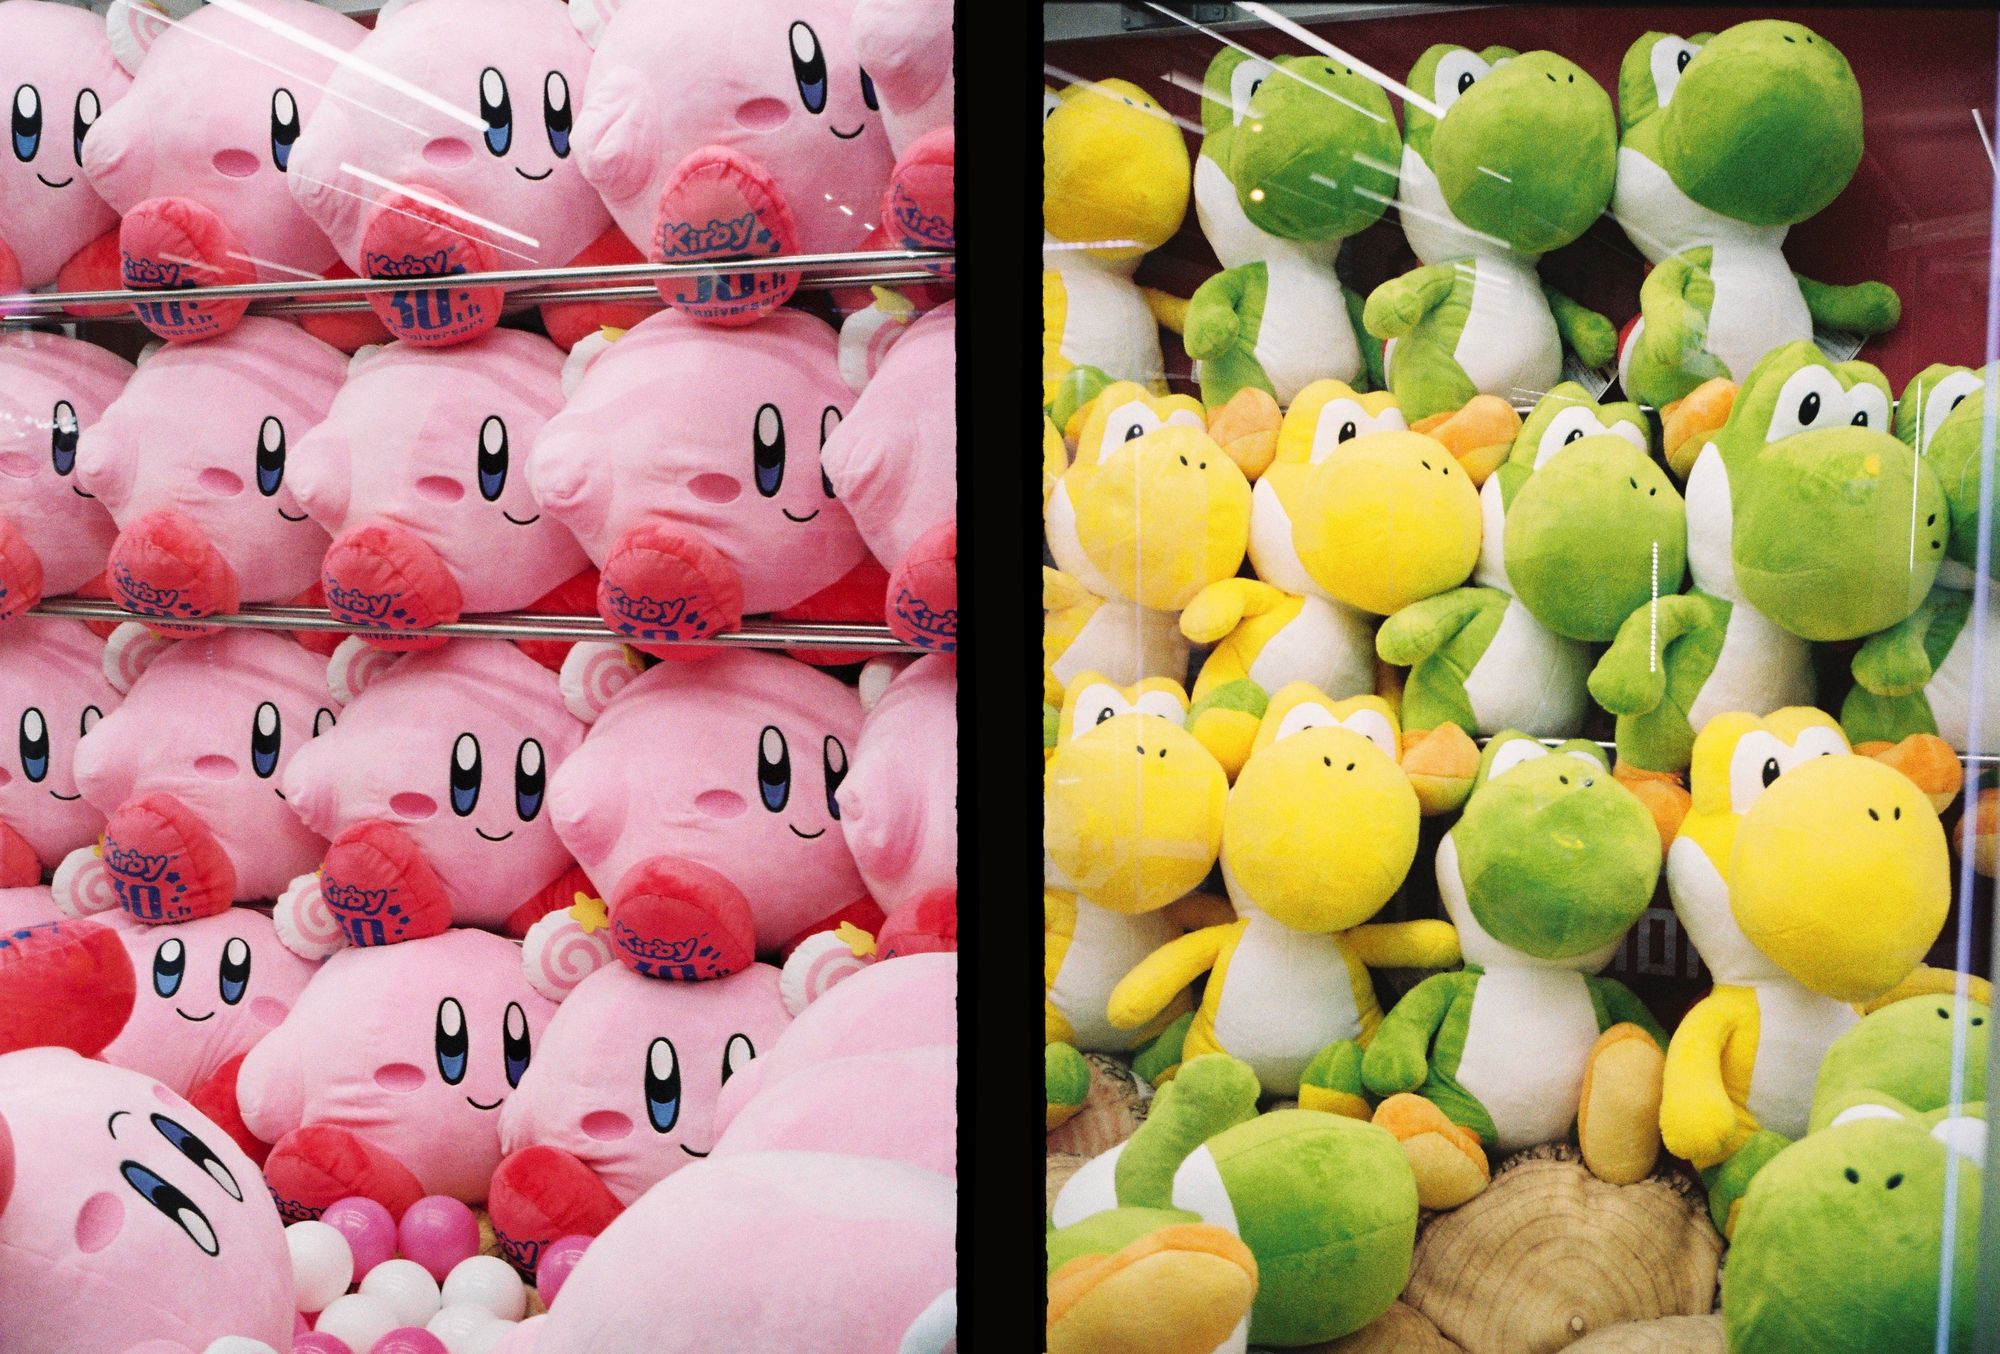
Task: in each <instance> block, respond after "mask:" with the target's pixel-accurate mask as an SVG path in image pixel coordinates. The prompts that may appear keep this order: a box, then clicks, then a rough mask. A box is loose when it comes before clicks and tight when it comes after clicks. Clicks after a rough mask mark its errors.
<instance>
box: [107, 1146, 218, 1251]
mask: <svg viewBox="0 0 2000 1354" xmlns="http://www.w3.org/2000/svg"><path fill="white" fill-rule="evenodd" d="M118 1173H119V1174H120V1175H122V1176H124V1177H125V1183H126V1184H128V1185H130V1186H131V1187H132V1188H133V1190H134V1191H136V1192H137V1193H138V1195H139V1197H140V1198H141V1199H144V1200H145V1201H146V1202H147V1203H149V1204H151V1205H152V1206H153V1207H154V1208H157V1209H159V1210H160V1212H161V1213H163V1214H165V1215H166V1217H167V1220H168V1221H170V1222H172V1223H173V1224H174V1226H176V1227H178V1228H180V1229H181V1230H182V1231H183V1232H186V1233H187V1236H188V1240H190V1241H192V1242H194V1244H195V1245H197V1246H199V1247H201V1249H202V1251H203V1252H204V1253H206V1254H208V1255H220V1254H221V1253H222V1248H221V1247H220V1246H218V1245H216V1243H215V1228H214V1227H212V1226H210V1225H209V1221H208V1215H207V1214H206V1213H203V1212H202V1211H201V1210H200V1209H199V1208H196V1207H195V1206H194V1200H192V1199H190V1198H188V1197H187V1195H185V1194H183V1193H181V1192H180V1191H179V1190H178V1189H175V1188H174V1187H173V1186H172V1185H170V1184H168V1183H167V1182H166V1181H164V1180H162V1179H161V1178H160V1177H159V1176H157V1175H155V1174H153V1173H152V1172H151V1171H149V1170H147V1169H146V1168H145V1167H144V1166H141V1165H140V1164H139V1163H138V1162H136V1161H123V1162H120V1163H119V1164H118Z"/></svg>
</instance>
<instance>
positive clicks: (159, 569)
mask: <svg viewBox="0 0 2000 1354" xmlns="http://www.w3.org/2000/svg"><path fill="white" fill-rule="evenodd" d="M105 572H106V574H107V576H108V577H109V578H110V580H111V595H112V597H113V598H114V599H116V601H117V603H118V605H120V606H122V607H124V608H125V609H126V610H127V611H136V612H138V613H139V614H140V615H142V616H160V617H163V618H173V619H187V620H195V619H199V618H200V617H203V616H216V615H221V614H224V613H227V612H231V611H235V610H236V609H237V607H238V606H239V605H240V604H241V602H242V598H243V593H242V588H241V586H240V585H239V583H238V582H237V578H236V571H235V570H234V569H232V568H230V567H229V561H228V560H226V559H224V558H223V557H222V552H221V551H219V550H217V549H216V548H215V545H214V543H213V542H211V541H210V540H209V539H208V536H207V535H206V534H205V533H204V532H203V531H202V529H201V528H200V527H198V526H196V525H195V524H194V523H193V522H192V521H190V520H189V519H188V518H186V517H183V516H182V515H181V514H179V513H177V512H173V511H169V510H164V509H163V510H161V511H159V512H149V513H147V514H145V515H144V516H143V517H138V518H134V519H133V520H132V522H131V523H130V524H129V525H128V526H127V527H126V528H125V529H124V530H123V531H121V532H119V533H118V539H117V540H116V541H115V542H114V543H113V544H112V546H111V558H110V559H109V561H108V562H107V565H106V569H105ZM157 628H159V629H161V630H169V631H171V632H173V633H176V634H195V635H198V634H208V633H212V631H213V629H214V627H212V626H160V627H157Z"/></svg>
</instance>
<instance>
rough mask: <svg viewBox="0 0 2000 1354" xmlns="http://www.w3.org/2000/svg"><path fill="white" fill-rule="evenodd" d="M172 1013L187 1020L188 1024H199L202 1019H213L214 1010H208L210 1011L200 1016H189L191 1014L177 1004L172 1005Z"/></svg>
mask: <svg viewBox="0 0 2000 1354" xmlns="http://www.w3.org/2000/svg"><path fill="white" fill-rule="evenodd" d="M174 1014H175V1015H177V1016H179V1017H180V1018H181V1019H182V1020H185V1021H187V1022H188V1023H189V1024H190V1025H199V1024H201V1022H202V1021H204V1020H213V1019H215V1012H213V1011H210V1012H209V1013H208V1014H207V1015H202V1016H191V1015H189V1014H188V1013H187V1012H186V1011H183V1010H182V1009H181V1008H180V1007H178V1006H176V1007H174Z"/></svg>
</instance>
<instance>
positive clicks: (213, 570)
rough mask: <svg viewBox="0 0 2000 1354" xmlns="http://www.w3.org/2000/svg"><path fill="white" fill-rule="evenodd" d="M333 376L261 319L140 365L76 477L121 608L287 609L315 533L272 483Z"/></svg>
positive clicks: (317, 351) (298, 341)
mask: <svg viewBox="0 0 2000 1354" xmlns="http://www.w3.org/2000/svg"><path fill="white" fill-rule="evenodd" d="M308 8H312V7H311V6H308ZM207 12H208V11H206V10H204V11H202V13H207ZM346 370H347V359H346V358H344V357H342V356H341V354H340V352H339V351H338V350H337V349H334V348H332V347H330V346H328V345H327V344H324V343H321V342H320V341H319V340H318V339H316V338H313V337H312V336H311V335H309V334H307V333H305V332H304V331H302V330H300V329H297V328H294V327H293V326H291V325H289V324H286V323H285V322H284V321H282V320H273V319H268V318H261V317H252V318H250V319H247V320H244V321H243V322H242V323H241V324H239V325H238V326H236V328H234V329H233V330H231V331H230V332H229V333H228V334H227V335H225V336H224V337H222V338H220V339H216V340H213V341H212V342H209V343H204V344H198V345H195V346H191V347H173V348H165V349H161V350H160V351H158V352H155V353H154V354H153V355H152V356H151V357H149V358H147V359H146V360H145V361H144V362H142V363H141V364H140V366H139V370H138V372H137V373H136V374H135V375H134V376H133V377H132V380H131V381H130V382H129V383H128V384H127V385H126V387H125V390H124V393H122V394H121V395H120V396H119V397H118V398H117V399H116V400H114V401H113V402H112V404H111V407H110V408H109V409H108V410H106V411H105V413H104V416H103V417H102V418H100V419H99V420H98V421H97V422H96V423H95V424H93V425H92V426H90V427H88V428H86V429H85V430H84V432H83V436H82V438H81V448H80V450H79V452H78V459H77V469H76V478H77V480H78V482H79V483H80V484H81V485H82V486H83V488H84V489H85V490H86V491H87V492H89V493H93V494H96V495H97V496H98V498H100V499H102V500H103V502H104V505H105V507H107V508H109V509H110V510H111V515H112V517H114V518H115V519H117V522H118V527H119V533H118V539H117V541H116V542H115V543H114V544H113V545H112V547H111V557H110V562H109V572H110V584H111V595H112V597H113V598H115V599H116V600H117V602H118V604H119V605H120V606H122V607H124V608H125V609H126V610H128V611H136V612H138V613H140V614H141V615H146V616H159V617H162V618H164V619H172V620H180V621H188V620H196V619H199V618H200V617H203V616H212V615H215V614H217V613H226V612H231V611H234V610H236V609H237V607H238V606H239V605H240V604H241V603H243V602H290V601H294V600H296V599H298V598H299V597H300V595H301V594H303V593H306V592H307V591H308V590H309V589H311V588H312V587H313V585H314V584H315V583H317V582H318V580H319V571H320V561H321V560H322V559H323V558H324V557H325V555H326V547H327V540H328V538H327V533H326V529H325V528H324V527H322V526H320V525H319V524H318V523H317V522H315V521H313V520H312V519H311V518H310V517H309V516H308V515H307V514H306V512H305V510H304V509H303V508H302V507H301V506H300V504H299V500H298V497H297V495H296V494H294V493H293V491H292V488H291V486H290V485H288V484H287V483H286V473H285V472H286V469H287V461H288V459H289V458H290V455H291V452H292V449H293V448H294V447H295V446H296V445H297V443H298V442H299V440H300V439H302V438H303V437H304V436H305V435H306V433H307V432H308V431H310V430H311V429H312V428H313V427H314V426H315V425H316V424H318V423H319V421H320V420H321V419H323V418H325V417H326V413H327V410H328V408H329V407H331V406H332V404H333V398H334V395H335V394H336V393H337V392H338V391H339V389H340V383H341V379H342V377H343V376H344V375H345V373H346ZM179 632H180V633H194V634H199V633H203V631H202V629H201V627H199V626H188V627H183V628H181V629H180V631H179Z"/></svg>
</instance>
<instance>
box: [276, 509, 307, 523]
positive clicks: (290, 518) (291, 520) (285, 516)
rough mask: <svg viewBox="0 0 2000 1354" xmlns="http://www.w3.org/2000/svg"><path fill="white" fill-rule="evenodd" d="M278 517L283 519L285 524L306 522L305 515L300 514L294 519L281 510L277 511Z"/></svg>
mask: <svg viewBox="0 0 2000 1354" xmlns="http://www.w3.org/2000/svg"><path fill="white" fill-rule="evenodd" d="M278 516H280V517H282V518H284V519H285V520H286V521H287V522H303V521H305V520H306V517H307V514H305V513H300V514H299V515H298V516H297V517H294V516H292V515H291V514H290V513H288V512H286V511H285V510H284V509H283V508H280V509H278Z"/></svg>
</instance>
